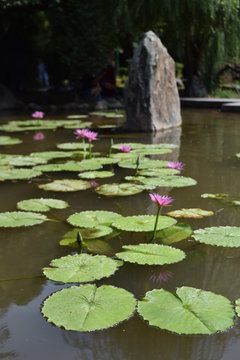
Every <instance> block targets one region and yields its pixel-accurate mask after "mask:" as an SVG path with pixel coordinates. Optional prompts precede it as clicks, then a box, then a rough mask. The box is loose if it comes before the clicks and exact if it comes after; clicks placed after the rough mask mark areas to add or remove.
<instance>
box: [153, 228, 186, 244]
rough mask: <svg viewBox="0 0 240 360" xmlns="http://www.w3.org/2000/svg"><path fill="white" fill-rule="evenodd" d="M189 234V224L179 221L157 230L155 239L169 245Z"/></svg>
mask: <svg viewBox="0 0 240 360" xmlns="http://www.w3.org/2000/svg"><path fill="white" fill-rule="evenodd" d="M191 235H192V229H191V226H190V225H188V224H184V223H179V224H176V225H173V226H171V227H169V228H167V229H164V230H160V231H157V233H156V235H155V241H156V242H159V241H160V242H162V243H163V244H165V245H171V244H174V243H176V242H179V241H182V240H184V239H186V238H188V237H189V236H191Z"/></svg>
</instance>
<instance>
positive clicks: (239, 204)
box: [231, 200, 240, 206]
mask: <svg viewBox="0 0 240 360" xmlns="http://www.w3.org/2000/svg"><path fill="white" fill-rule="evenodd" d="M231 203H232V204H233V205H235V206H240V201H239V200H233V201H231Z"/></svg>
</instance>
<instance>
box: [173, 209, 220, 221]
mask: <svg viewBox="0 0 240 360" xmlns="http://www.w3.org/2000/svg"><path fill="white" fill-rule="evenodd" d="M213 214H214V213H213V211H207V210H202V209H181V210H174V211H170V212H169V213H168V215H169V216H172V217H175V218H192V219H202V218H204V217H205V216H212V215H213Z"/></svg>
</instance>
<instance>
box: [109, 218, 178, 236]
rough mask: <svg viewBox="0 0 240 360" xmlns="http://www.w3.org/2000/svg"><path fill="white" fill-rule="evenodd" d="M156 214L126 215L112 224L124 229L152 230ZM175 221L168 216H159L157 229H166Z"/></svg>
mask: <svg viewBox="0 0 240 360" xmlns="http://www.w3.org/2000/svg"><path fill="white" fill-rule="evenodd" d="M155 220H156V216H154V215H138V216H126V217H122V218H121V219H118V220H116V221H114V222H113V224H112V225H113V226H114V227H116V228H117V229H120V230H125V231H136V232H140V231H153V229H154V225H155ZM175 223H176V220H175V219H172V218H170V217H168V216H159V218H158V225H157V230H162V229H166V228H168V227H170V226H172V225H174V224H175Z"/></svg>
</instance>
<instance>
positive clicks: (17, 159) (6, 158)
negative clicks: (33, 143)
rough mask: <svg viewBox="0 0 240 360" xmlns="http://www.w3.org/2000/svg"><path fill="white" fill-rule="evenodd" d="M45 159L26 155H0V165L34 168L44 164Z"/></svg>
mask: <svg viewBox="0 0 240 360" xmlns="http://www.w3.org/2000/svg"><path fill="white" fill-rule="evenodd" d="M46 162H47V161H46V160H45V159H42V158H39V157H34V158H32V157H31V156H28V155H14V154H0V165H9V166H17V167H18V166H35V165H38V164H45V163H46Z"/></svg>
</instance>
